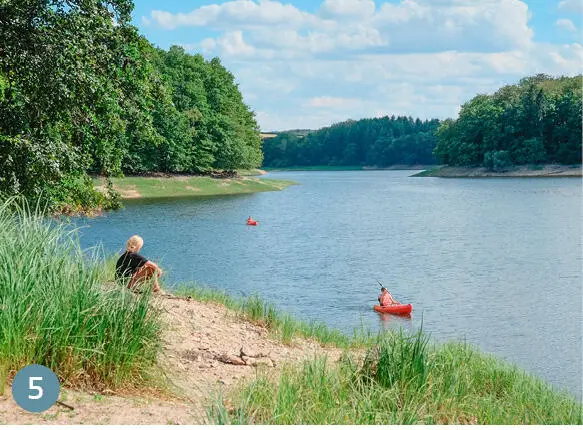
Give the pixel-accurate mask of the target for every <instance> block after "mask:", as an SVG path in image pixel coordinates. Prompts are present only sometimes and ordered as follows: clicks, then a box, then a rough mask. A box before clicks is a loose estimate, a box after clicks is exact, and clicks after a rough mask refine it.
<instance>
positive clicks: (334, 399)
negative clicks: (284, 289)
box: [209, 332, 582, 424]
mask: <svg viewBox="0 0 583 430" xmlns="http://www.w3.org/2000/svg"><path fill="white" fill-rule="evenodd" d="M227 400H228V402H225V401H224V400H223V399H222V398H219V399H218V400H217V401H216V402H215V404H214V405H213V406H212V407H211V408H210V410H209V418H210V421H211V422H213V423H217V424H219V423H220V424H300V423H301V424H581V423H582V419H581V414H582V407H581V404H580V403H577V402H576V401H575V400H574V399H573V398H571V397H570V396H568V395H567V394H563V393H558V392H556V391H554V390H553V389H551V388H550V387H549V386H548V385H547V384H545V383H543V382H542V381H540V380H538V379H537V378H534V377H532V376H530V375H527V374H525V373H524V372H522V371H521V370H519V369H518V368H516V367H514V366H510V365H508V364H506V363H503V362H500V361H499V360H497V359H495V358H493V357H491V356H486V355H484V354H481V353H479V352H478V351H476V350H475V349H474V348H472V347H470V346H468V345H465V344H453V343H452V344H446V345H441V346H437V345H431V344H429V343H428V341H427V338H426V337H425V336H424V335H423V334H422V333H421V332H419V333H418V334H416V335H412V336H408V335H405V334H404V333H403V332H397V333H394V332H389V333H387V334H386V335H385V336H384V337H382V338H380V339H379V340H378V343H377V344H376V345H374V346H371V347H369V349H368V351H367V353H366V356H365V358H364V359H359V358H358V357H356V358H355V356H354V354H349V353H345V354H344V356H343V357H342V359H341V360H340V362H339V363H329V362H328V360H327V358H326V357H319V358H315V359H312V360H307V361H305V362H304V363H303V364H302V365H301V366H286V367H284V368H283V370H282V372H281V374H280V376H279V377H275V378H270V377H268V376H259V377H258V378H257V379H255V380H254V381H252V382H251V383H248V382H247V383H243V385H241V386H240V387H238V388H237V389H236V390H235V391H234V392H231V393H229V395H228V396H227ZM226 405H229V407H227V406H226Z"/></svg>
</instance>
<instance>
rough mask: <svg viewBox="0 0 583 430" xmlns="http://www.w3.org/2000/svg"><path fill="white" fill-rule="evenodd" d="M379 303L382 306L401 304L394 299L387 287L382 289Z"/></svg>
mask: <svg viewBox="0 0 583 430" xmlns="http://www.w3.org/2000/svg"><path fill="white" fill-rule="evenodd" d="M379 303H380V305H381V306H391V305H399V304H400V303H399V302H398V301H397V300H395V299H393V296H391V293H389V290H387V289H386V288H385V287H381V294H380V296H379Z"/></svg>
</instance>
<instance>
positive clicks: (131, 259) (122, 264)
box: [115, 236, 162, 293]
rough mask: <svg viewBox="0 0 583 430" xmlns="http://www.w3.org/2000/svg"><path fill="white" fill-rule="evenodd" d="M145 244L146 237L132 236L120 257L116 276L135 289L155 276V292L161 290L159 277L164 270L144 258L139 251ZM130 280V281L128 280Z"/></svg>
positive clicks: (116, 266)
mask: <svg viewBox="0 0 583 430" xmlns="http://www.w3.org/2000/svg"><path fill="white" fill-rule="evenodd" d="M143 246H144V239H142V238H141V237H140V236H132V237H130V238H129V239H128V241H127V244H126V251H125V252H124V253H123V254H122V255H121V256H120V257H119V259H118V260H117V263H116V265H115V277H116V279H118V280H120V279H123V280H124V283H125V282H127V283H128V284H127V287H128V288H129V289H130V290H133V289H134V288H135V287H136V285H138V284H140V283H143V282H144V281H147V280H148V279H151V278H154V288H153V289H152V291H153V292H154V293H157V292H160V291H161V290H160V285H159V284H158V278H159V277H160V276H161V275H162V270H161V269H160V268H159V267H158V266H157V265H156V264H155V263H153V262H152V261H150V260H148V259H147V258H144V257H143V256H141V255H140V254H138V252H139V251H140V250H141V249H142V247H143ZM128 280H129V281H128Z"/></svg>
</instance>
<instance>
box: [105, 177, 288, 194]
mask: <svg viewBox="0 0 583 430" xmlns="http://www.w3.org/2000/svg"><path fill="white" fill-rule="evenodd" d="M95 183H96V186H97V187H102V186H103V185H104V179H103V178H97V179H96V180H95ZM113 184H114V188H115V189H116V190H117V191H119V192H120V194H121V196H122V198H125V199H128V198H130V199H131V198H158V197H187V196H215V195H229V194H244V193H255V192H261V191H280V190H282V189H284V188H286V187H288V186H290V185H293V184H294V183H293V182H291V181H281V180H272V179H258V178H254V177H237V178H233V179H213V178H210V177H204V176H172V177H143V176H127V177H124V178H115V179H113Z"/></svg>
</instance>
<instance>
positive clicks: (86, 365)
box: [0, 200, 160, 388]
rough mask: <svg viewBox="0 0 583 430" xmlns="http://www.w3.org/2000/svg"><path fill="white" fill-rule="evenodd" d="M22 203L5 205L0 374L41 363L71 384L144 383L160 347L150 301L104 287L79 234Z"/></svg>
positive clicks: (0, 216)
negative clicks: (84, 250)
mask: <svg viewBox="0 0 583 430" xmlns="http://www.w3.org/2000/svg"><path fill="white" fill-rule="evenodd" d="M16 203H19V202H15V201H14V200H10V201H8V202H5V203H3V204H2V205H0V369H9V372H12V373H13V372H14V371H18V370H19V369H20V368H22V367H23V366H26V365H28V364H31V363H35V364H42V365H45V366H47V367H50V368H51V369H52V370H53V371H55V373H56V374H57V375H58V376H59V378H60V379H61V380H62V381H64V382H65V383H68V384H71V385H75V384H83V385H91V386H93V387H95V388H105V387H109V388H110V387H117V386H120V385H123V384H131V385H137V384H139V383H140V382H141V381H142V380H143V379H144V378H146V377H147V376H148V370H149V369H151V367H152V365H153V364H154V363H155V362H156V356H157V352H158V349H159V345H160V316H159V315H158V313H157V311H156V310H155V309H154V308H152V307H151V306H149V299H150V295H149V294H147V293H146V294H142V295H139V296H135V295H133V294H132V293H130V292H128V291H126V290H125V289H124V288H122V287H117V286H114V285H113V286H112V285H110V286H109V287H108V288H105V287H104V284H105V283H106V282H105V281H106V280H107V277H106V276H107V275H108V274H107V272H106V270H105V269H104V267H105V265H104V263H103V259H102V258H100V256H99V253H97V252H95V253H93V255H91V256H87V255H86V254H85V253H84V252H83V251H82V249H81V248H80V245H79V242H78V239H77V236H76V234H75V232H74V231H68V230H67V229H66V228H65V227H64V226H63V225H61V224H59V223H55V222H51V221H49V220H47V219H46V218H45V217H44V215H43V213H42V211H39V210H38V209H36V210H31V209H29V208H27V207H26V205H25V204H22V205H24V206H21V207H20V208H17V207H16ZM19 204H20V203H19ZM15 207H16V209H15ZM2 383H3V381H0V385H2Z"/></svg>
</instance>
